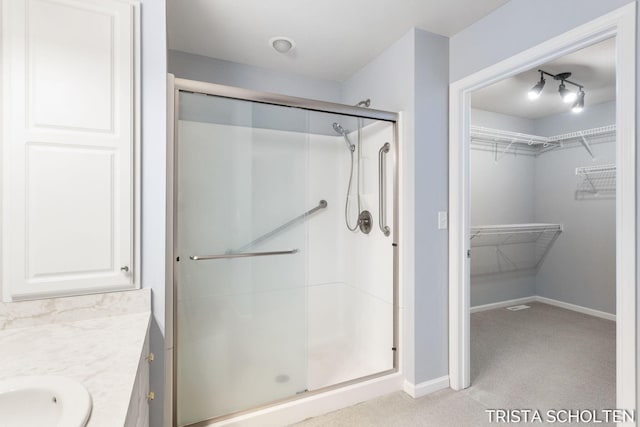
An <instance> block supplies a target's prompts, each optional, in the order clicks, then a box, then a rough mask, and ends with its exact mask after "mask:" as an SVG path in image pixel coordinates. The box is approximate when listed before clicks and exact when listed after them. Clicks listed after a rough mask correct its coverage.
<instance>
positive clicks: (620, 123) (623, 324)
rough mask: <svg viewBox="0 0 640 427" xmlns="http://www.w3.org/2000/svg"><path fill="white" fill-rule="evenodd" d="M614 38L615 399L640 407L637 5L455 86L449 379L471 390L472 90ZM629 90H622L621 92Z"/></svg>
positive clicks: (629, 406) (452, 98)
mask: <svg viewBox="0 0 640 427" xmlns="http://www.w3.org/2000/svg"><path fill="white" fill-rule="evenodd" d="M613 36H615V37H616V61H617V62H616V82H617V93H616V116H617V129H618V132H617V144H616V150H617V151H616V160H617V161H616V163H617V166H618V174H617V177H616V179H617V183H616V186H617V197H616V278H617V279H616V280H617V281H616V289H617V290H616V313H617V316H618V322H617V326H616V328H617V331H616V336H617V337H618V339H617V340H616V367H617V369H616V396H617V407H618V408H623V409H627V410H635V408H636V395H637V393H636V378H637V377H636V361H635V357H636V289H635V287H636V271H635V270H636V237H637V236H636V222H635V221H636V189H635V187H636V164H635V162H636V153H635V133H636V106H635V102H636V82H635V75H636V2H631V3H629V4H627V5H625V6H623V7H621V8H619V9H616V10H615V11H613V12H610V13H608V14H606V15H603V16H601V17H599V18H597V19H595V20H593V21H590V22H588V23H586V24H584V25H581V26H579V27H577V28H575V29H573V30H570V31H568V32H566V33H564V34H562V35H560V36H558V37H554V38H552V39H550V40H548V41H546V42H543V43H541V44H539V45H537V46H534V47H532V48H530V49H527V50H526V51H524V52H521V53H519V54H517V55H514V56H512V57H511V58H508V59H506V60H504V61H501V62H499V63H497V64H494V65H492V66H490V67H487V68H485V69H483V70H480V71H478V72H476V73H474V74H472V75H470V76H468V77H465V78H463V79H461V80H458V81H456V82H454V83H452V84H451V86H450V103H449V105H450V121H449V135H450V144H449V147H450V148H449V212H450V216H451V223H450V229H449V376H450V379H451V388H453V389H455V390H460V389H463V388H466V387H468V386H469V385H470V372H469V371H470V357H469V347H470V345H469V277H470V276H469V260H468V258H467V256H466V253H467V249H468V246H469V125H470V123H469V115H470V96H471V92H472V91H474V90H476V89H479V88H482V87H486V86H488V85H491V84H493V83H495V82H497V81H500V80H502V79H504V78H507V77H510V76H513V75H516V74H518V73H520V72H523V71H525V70H528V69H531V68H533V67H535V66H538V65H540V64H543V63H545V62H548V61H551V60H553V59H556V58H559V57H561V56H564V55H566V54H568V53H570V52H573V51H576V50H578V49H581V48H584V47H586V46H589V45H591V44H594V43H597V42H599V41H602V40H604V39H607V38H610V37H613ZM621 88H624V90H621Z"/></svg>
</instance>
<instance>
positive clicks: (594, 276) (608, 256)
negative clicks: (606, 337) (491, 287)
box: [535, 102, 616, 313]
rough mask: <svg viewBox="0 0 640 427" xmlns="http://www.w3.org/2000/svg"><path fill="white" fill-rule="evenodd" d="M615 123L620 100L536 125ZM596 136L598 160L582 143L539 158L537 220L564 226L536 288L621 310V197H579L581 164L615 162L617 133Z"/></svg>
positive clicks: (555, 130) (549, 129)
mask: <svg viewBox="0 0 640 427" xmlns="http://www.w3.org/2000/svg"><path fill="white" fill-rule="evenodd" d="M615 122H616V111H615V102H608V103H602V104H597V105H587V106H586V107H585V109H584V111H583V112H582V113H580V114H574V113H571V112H567V113H564V114H558V115H555V116H548V117H545V118H542V119H539V120H536V121H535V128H536V130H537V131H538V132H539V134H541V135H546V136H550V135H558V134H562V133H568V132H575V131H578V130H583V129H589V128H594V127H599V126H606V125H611V124H615ZM590 139H591V141H592V145H591V147H592V149H593V153H594V154H595V160H592V159H591V156H589V154H588V153H587V151H586V150H585V149H584V148H582V147H581V146H575V147H574V148H570V149H566V150H556V151H555V152H551V153H548V154H545V155H542V156H540V157H539V158H538V159H537V160H536V163H537V164H536V171H537V173H536V186H535V187H536V192H535V196H536V201H535V210H536V212H535V217H536V221H538V222H560V223H562V224H563V225H564V231H563V233H562V234H561V235H560V237H559V238H558V240H557V241H556V243H555V244H554V246H553V247H552V249H551V251H550V252H549V255H548V256H547V258H546V259H545V261H544V262H543V264H542V265H541V267H540V270H539V272H538V275H537V277H536V292H537V294H538V295H540V296H542V297H547V298H552V299H556V300H560V301H564V302H568V303H571V304H576V305H580V306H583V307H588V308H593V309H596V310H601V311H605V312H607V313H615V310H616V302H615V296H616V272H615V268H616V259H615V256H616V253H615V243H616V239H615V237H616V231H615V230H616V228H615V227H616V218H615V215H616V205H615V198H614V197H607V196H604V197H593V198H586V199H585V198H582V197H576V186H577V184H578V183H579V182H580V178H578V177H576V175H575V169H576V167H579V166H592V165H601V164H611V163H613V164H615V163H616V145H615V142H613V140H612V138H597V139H593V138H590ZM597 142H600V143H597ZM554 218H555V219H554Z"/></svg>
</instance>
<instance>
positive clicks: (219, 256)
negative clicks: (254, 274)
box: [189, 249, 298, 261]
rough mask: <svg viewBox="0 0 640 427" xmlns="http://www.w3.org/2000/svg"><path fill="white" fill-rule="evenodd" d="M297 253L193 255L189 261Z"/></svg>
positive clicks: (293, 250) (287, 251)
mask: <svg viewBox="0 0 640 427" xmlns="http://www.w3.org/2000/svg"><path fill="white" fill-rule="evenodd" d="M295 253H298V250H297V249H288V250H285V251H269V252H243V253H229V254H220V255H191V256H190V257H189V259H191V260H193V261H205V260H208V259H229V258H251V257H256V256H271V255H291V254H295Z"/></svg>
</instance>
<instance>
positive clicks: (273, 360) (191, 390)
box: [175, 93, 318, 426]
mask: <svg viewBox="0 0 640 427" xmlns="http://www.w3.org/2000/svg"><path fill="white" fill-rule="evenodd" d="M307 121H308V113H307V112H306V111H304V110H300V109H295V108H286V107H279V106H273V105H264V104H258V103H253V102H248V101H239V100H232V99H226V98H220V97H214V96H205V95H200V94H190V93H181V96H180V119H179V122H178V131H177V133H178V138H177V150H176V151H177V152H176V158H177V168H176V169H177V172H176V174H177V175H176V183H177V184H176V186H177V188H176V189H177V195H178V204H177V211H176V218H177V224H176V226H177V232H176V246H177V248H176V249H177V254H179V256H180V258H179V262H177V270H178V271H177V278H178V283H177V288H176V289H177V301H176V304H177V312H176V315H177V319H176V325H177V326H176V334H177V336H176V348H177V350H176V354H175V355H176V366H177V390H176V391H177V418H178V424H179V425H180V426H183V425H189V424H192V423H196V422H199V421H203V420H207V419H211V418H216V417H219V416H223V415H226V414H230V413H234V412H238V411H242V410H247V409H250V408H253V407H256V406H260V405H263V404H266V403H270V402H273V401H276V400H279V399H283V398H288V397H291V396H294V395H296V394H297V393H300V392H304V391H306V390H307V388H308V387H307V382H308V381H307V324H306V321H307V295H306V292H307V289H306V249H305V248H306V231H305V225H304V221H301V220H298V221H292V220H294V219H295V218H298V217H299V216H300V215H302V214H303V213H304V212H305V211H308V210H309V209H311V208H313V207H314V206H316V205H317V203H318V201H315V202H313V203H312V204H311V205H309V203H308V202H309V201H308V198H307V194H306V176H307V146H308V136H307V134H306V133H305V132H299V131H291V130H281V128H282V126H281V124H282V123H296V126H299V127H301V128H306V126H307ZM274 230H275V231H274Z"/></svg>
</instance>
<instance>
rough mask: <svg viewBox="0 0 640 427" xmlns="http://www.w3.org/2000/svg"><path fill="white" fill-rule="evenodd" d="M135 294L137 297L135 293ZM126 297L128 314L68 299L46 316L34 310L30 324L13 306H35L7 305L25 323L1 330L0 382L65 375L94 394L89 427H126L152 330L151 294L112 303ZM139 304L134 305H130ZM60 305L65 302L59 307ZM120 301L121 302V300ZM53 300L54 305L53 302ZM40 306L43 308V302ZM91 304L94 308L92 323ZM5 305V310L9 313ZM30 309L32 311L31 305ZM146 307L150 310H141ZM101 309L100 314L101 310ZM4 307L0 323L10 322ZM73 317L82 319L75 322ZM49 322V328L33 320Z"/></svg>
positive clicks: (130, 295) (143, 292) (50, 308)
mask: <svg viewBox="0 0 640 427" xmlns="http://www.w3.org/2000/svg"><path fill="white" fill-rule="evenodd" d="M133 293H136V294H133ZM117 294H123V296H122V298H123V299H126V300H127V301H126V304H125V305H128V306H129V307H130V308H131V311H133V312H129V313H127V312H126V310H122V305H116V304H114V307H117V309H116V310H115V311H113V312H110V311H109V310H107V309H104V307H103V308H102V309H100V307H97V306H100V305H101V304H102V300H100V301H98V300H97V299H96V298H99V296H94V299H96V301H93V302H91V298H87V297H81V298H84V299H85V300H84V302H83V303H82V304H80V305H81V307H80V306H78V304H70V303H69V301H70V299H67V298H63V299H58V301H56V302H55V303H54V304H49V306H48V307H47V310H48V311H47V313H45V314H42V313H41V314H39V315H38V314H36V313H34V312H33V310H31V315H30V316H29V318H28V319H26V318H24V317H22V318H21V316H15V314H16V313H15V305H16V304H25V308H29V309H32V308H33V304H36V302H35V301H29V302H25V303H9V304H11V305H12V313H10V314H11V315H12V316H13V318H17V319H18V320H17V321H16V322H13V323H17V324H19V323H21V322H22V325H20V326H18V327H16V326H15V325H14V326H13V327H6V328H5V329H0V349H2V351H0V379H3V378H8V377H13V376H19V375H20V376H21V375H63V376H66V377H70V378H73V379H75V380H78V381H80V382H81V383H82V384H84V386H85V387H86V388H87V389H88V390H89V393H91V399H92V401H93V409H92V411H91V418H90V419H89V423H88V424H87V426H88V427H103V426H104V427H114V426H122V425H124V422H125V419H126V416H127V410H128V407H129V400H130V398H131V394H132V391H133V386H134V382H135V379H136V374H137V371H138V362H139V360H140V357H141V355H142V349H143V346H144V342H145V337H146V335H147V329H148V327H149V320H150V312H149V311H148V310H149V304H148V303H146V304H145V300H146V301H148V300H149V298H150V295H149V291H148V290H140V291H128V292H117V293H114V294H110V295H109V297H108V299H109V301H108V302H109V304H108V305H111V303H117V302H122V300H121V299H120V298H119V297H118V295H117ZM132 299H135V300H136V301H135V302H134V303H131V301H130V300H132ZM60 300H67V301H66V302H64V303H60V302H59V301H60ZM118 300H120V301H118ZM49 301H54V300H49ZM40 304H41V305H43V306H44V305H45V303H42V302H40ZM87 304H93V306H94V307H96V311H95V312H94V314H96V313H98V312H99V314H98V316H99V317H95V318H91V317H90V315H91V311H92V310H90V309H87V307H88V306H87ZM6 305H7V304H5V308H6ZM29 305H30V306H29ZM145 305H146V308H147V311H141V309H144V307H145ZM101 310H102V311H101ZM72 312H76V316H74V315H73V313H72ZM9 317H10V316H9V313H7V310H5V311H4V312H3V310H2V307H0V319H2V318H4V319H5V320H6V319H7V318H9ZM74 317H76V318H79V320H72V319H73V318H74ZM36 318H40V319H41V320H42V319H46V322H47V323H42V322H38V321H36V320H35V319H36ZM25 322H26V323H27V324H28V326H25Z"/></svg>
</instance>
